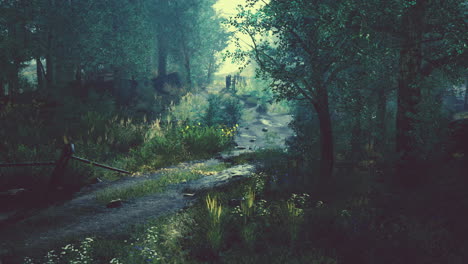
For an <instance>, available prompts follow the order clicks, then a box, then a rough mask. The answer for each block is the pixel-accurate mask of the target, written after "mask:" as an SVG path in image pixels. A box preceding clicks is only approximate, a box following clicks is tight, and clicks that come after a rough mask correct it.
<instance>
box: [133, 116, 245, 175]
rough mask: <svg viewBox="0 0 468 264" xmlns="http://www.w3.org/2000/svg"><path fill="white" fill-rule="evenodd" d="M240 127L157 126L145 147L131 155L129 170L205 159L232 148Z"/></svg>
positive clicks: (152, 128) (147, 139)
mask: <svg viewBox="0 0 468 264" xmlns="http://www.w3.org/2000/svg"><path fill="white" fill-rule="evenodd" d="M235 130H236V127H233V128H220V127H213V126H212V127H205V126H201V125H198V124H197V125H192V126H190V125H183V124H169V125H167V126H166V127H163V128H162V127H161V126H160V125H159V120H156V121H155V123H153V125H152V127H151V128H150V130H149V131H148V134H147V137H146V140H145V143H144V144H143V145H142V146H141V147H140V148H135V149H133V150H132V151H131V157H132V158H131V159H129V160H128V168H129V169H130V170H132V171H140V172H142V171H152V170H155V169H159V168H161V167H163V166H167V165H169V164H175V163H177V162H180V161H184V160H187V159H201V158H206V157H208V156H211V155H213V154H214V153H217V152H219V151H221V150H223V149H225V148H227V147H229V146H230V145H231V142H232V138H233V136H234V132H235Z"/></svg>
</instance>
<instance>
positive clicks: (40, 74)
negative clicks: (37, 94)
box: [36, 58, 45, 90]
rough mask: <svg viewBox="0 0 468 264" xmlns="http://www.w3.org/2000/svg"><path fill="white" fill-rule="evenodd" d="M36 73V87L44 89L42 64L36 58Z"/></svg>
mask: <svg viewBox="0 0 468 264" xmlns="http://www.w3.org/2000/svg"><path fill="white" fill-rule="evenodd" d="M36 73H37V89H38V90H42V89H44V85H45V83H44V77H45V72H44V66H43V65H42V62H41V59H40V58H36Z"/></svg>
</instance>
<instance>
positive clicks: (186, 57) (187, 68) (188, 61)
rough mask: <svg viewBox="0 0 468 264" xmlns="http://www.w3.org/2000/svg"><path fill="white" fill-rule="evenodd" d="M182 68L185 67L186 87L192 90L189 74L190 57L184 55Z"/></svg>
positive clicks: (190, 75) (190, 74)
mask: <svg viewBox="0 0 468 264" xmlns="http://www.w3.org/2000/svg"><path fill="white" fill-rule="evenodd" d="M184 66H185V73H186V74H187V80H186V81H187V86H188V88H189V89H191V88H192V72H191V68H190V57H189V56H188V55H187V54H186V55H185V62H184Z"/></svg>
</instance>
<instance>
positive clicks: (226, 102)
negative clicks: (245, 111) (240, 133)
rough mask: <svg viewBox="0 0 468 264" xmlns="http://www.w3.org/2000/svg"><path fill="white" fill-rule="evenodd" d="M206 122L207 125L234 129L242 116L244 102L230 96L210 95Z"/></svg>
mask: <svg viewBox="0 0 468 264" xmlns="http://www.w3.org/2000/svg"><path fill="white" fill-rule="evenodd" d="M208 103H209V104H208V109H207V110H206V115H205V118H204V121H205V123H206V124H207V125H209V126H213V125H225V126H228V127H233V126H235V125H236V124H238V123H239V121H240V119H241V116H242V106H243V105H242V102H241V101H240V100H239V99H237V98H235V97H232V96H230V95H227V94H226V95H215V94H213V95H210V96H209V97H208Z"/></svg>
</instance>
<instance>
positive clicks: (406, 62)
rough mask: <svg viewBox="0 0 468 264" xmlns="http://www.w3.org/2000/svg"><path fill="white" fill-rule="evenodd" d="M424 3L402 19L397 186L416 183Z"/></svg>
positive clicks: (423, 1)
mask: <svg viewBox="0 0 468 264" xmlns="http://www.w3.org/2000/svg"><path fill="white" fill-rule="evenodd" d="M426 1H427V0H418V1H417V2H416V4H415V5H414V6H412V7H409V8H408V11H407V12H406V14H404V16H403V21H402V25H403V27H404V29H403V33H404V41H403V43H402V47H401V50H400V59H399V68H400V72H399V76H398V106H397V124H396V128H397V134H396V151H397V153H398V154H399V155H400V158H399V161H398V164H397V177H398V179H397V180H398V181H399V184H402V185H408V184H412V183H416V182H415V181H416V174H415V173H414V172H411V170H412V168H414V166H416V164H417V161H418V157H417V154H418V148H417V146H418V143H417V135H416V130H415V128H416V125H417V123H418V120H417V118H416V114H418V113H417V106H418V104H419V103H420V101H421V88H420V84H419V83H420V79H421V74H420V68H421V62H422V49H421V41H422V35H423V31H424V13H425V12H424V11H425V7H426Z"/></svg>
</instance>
